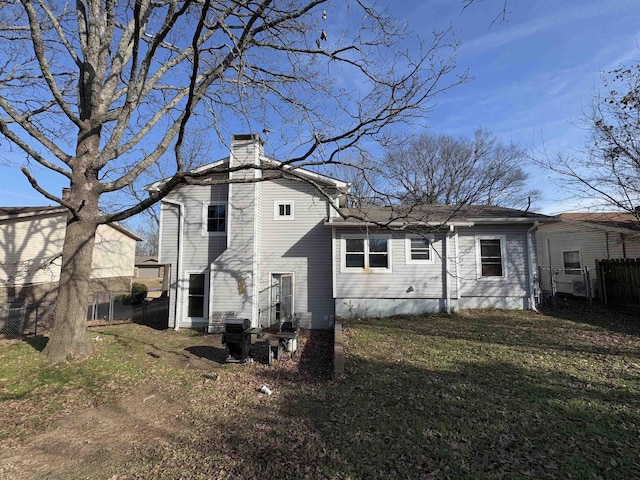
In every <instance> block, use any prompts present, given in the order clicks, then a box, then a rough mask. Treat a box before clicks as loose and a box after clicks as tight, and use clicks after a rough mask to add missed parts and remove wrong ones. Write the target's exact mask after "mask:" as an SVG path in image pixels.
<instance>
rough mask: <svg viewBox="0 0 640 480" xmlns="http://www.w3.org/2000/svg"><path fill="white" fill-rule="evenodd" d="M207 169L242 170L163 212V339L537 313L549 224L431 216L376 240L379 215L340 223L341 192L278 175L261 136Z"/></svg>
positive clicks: (491, 216)
mask: <svg viewBox="0 0 640 480" xmlns="http://www.w3.org/2000/svg"><path fill="white" fill-rule="evenodd" d="M216 166H220V167H227V166H230V167H232V168H233V167H239V168H238V169H237V170H236V171H233V172H232V173H231V174H230V175H231V182H232V183H231V184H228V183H226V182H227V181H228V179H227V178H225V177H222V175H223V174H222V173H221V174H212V175H211V177H210V179H209V182H208V183H209V184H208V185H207V184H204V185H202V184H199V185H189V184H183V185H180V186H178V187H177V188H175V189H174V190H173V191H172V192H171V193H170V194H169V195H168V196H167V197H166V198H165V199H164V200H163V201H162V203H161V209H160V211H161V217H160V218H161V220H160V245H159V252H160V259H159V260H160V263H163V264H170V268H171V287H170V289H171V294H170V299H171V300H170V312H169V326H171V327H174V328H176V329H177V328H179V327H204V326H205V325H207V324H208V323H210V322H211V321H216V320H219V319H221V318H224V317H225V316H236V317H240V318H249V319H251V322H252V325H253V326H267V325H272V324H276V323H278V322H279V321H282V320H284V319H286V318H289V316H290V315H292V314H295V315H296V317H297V318H299V319H300V322H301V326H303V327H306V328H329V327H331V326H332V323H333V319H334V316H335V315H337V316H349V315H356V314H358V315H359V314H362V315H365V314H366V315H389V314H402V313H423V312H427V311H443V310H444V311H451V310H454V309H456V308H474V307H499V308H532V306H533V305H534V296H535V291H534V288H535V284H536V282H535V278H534V275H535V271H536V269H535V261H536V260H535V235H534V231H535V228H536V227H537V225H538V224H539V223H542V222H545V221H552V220H553V219H551V218H550V217H546V216H544V215H537V214H532V213H527V212H522V211H519V210H511V209H504V208H479V207H469V208H466V209H458V210H456V209H452V208H451V207H440V208H431V209H424V210H421V211H420V212H419V215H418V216H416V215H415V214H416V212H415V211H414V212H412V213H411V214H409V215H405V216H404V219H403V220H402V221H396V222H392V224H391V225H390V227H393V228H394V229H395V228H398V229H404V231H392V230H390V229H389V228H379V225H380V223H386V222H388V221H389V218H390V217H389V214H390V211H389V210H388V209H377V208H373V209H370V210H369V211H366V212H363V211H359V212H358V219H355V218H353V217H349V214H350V213H354V212H353V211H350V210H348V209H346V205H347V193H348V188H349V185H348V184H347V183H345V182H341V181H339V180H335V179H332V178H329V177H326V176H323V175H319V174H316V173H313V172H309V171H305V170H302V169H296V170H295V173H296V175H298V176H300V177H303V179H306V180H308V181H301V179H300V178H298V179H296V178H294V177H293V176H289V175H287V174H286V172H285V173H283V168H285V169H286V167H283V166H282V164H281V163H280V162H278V161H276V160H273V159H270V158H268V157H265V156H264V154H263V150H262V141H261V140H260V137H259V136H258V135H234V137H233V139H232V144H231V154H230V156H229V158H225V159H222V160H220V161H218V162H215V163H212V164H209V165H206V166H205V167H203V168H215V167H216ZM243 166H246V167H247V168H244V169H243V168H242V167H243ZM252 166H256V167H258V166H260V167H262V168H263V169H262V170H260V169H258V168H251V167H252ZM218 175H219V176H218ZM283 177H284V178H283ZM243 178H244V179H247V180H249V182H248V183H233V182H234V181H237V180H240V179H243ZM267 178H268V179H267ZM311 183H315V184H316V185H320V186H322V187H323V191H324V194H321V193H320V192H319V191H318V190H317V189H316V188H315V187H314V186H313V185H312V184H311ZM160 184H161V182H157V183H155V184H153V185H150V186H148V187H147V190H149V191H150V192H152V191H154V190H155V189H157V188H158V186H159V185H160ZM338 211H339V212H340V213H338ZM340 214H342V215H344V216H346V219H345V218H343V216H341V215H340ZM434 228H435V229H436V231H435V232H430V231H431V230H433V229H434ZM424 232H429V233H426V234H425V233H424Z"/></svg>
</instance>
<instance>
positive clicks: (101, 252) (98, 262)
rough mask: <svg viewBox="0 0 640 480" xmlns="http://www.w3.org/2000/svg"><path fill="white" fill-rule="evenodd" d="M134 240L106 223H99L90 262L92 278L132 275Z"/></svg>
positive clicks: (133, 267) (134, 253) (134, 251)
mask: <svg viewBox="0 0 640 480" xmlns="http://www.w3.org/2000/svg"><path fill="white" fill-rule="evenodd" d="M135 255H136V241H135V240H134V239H133V238H131V237H129V236H128V235H125V234H124V233H122V232H119V231H118V230H116V229H115V228H112V227H110V226H108V225H99V226H98V231H97V232H96V243H95V247H94V249H93V259H92V263H91V277H92V278H112V277H133V274H134V269H135Z"/></svg>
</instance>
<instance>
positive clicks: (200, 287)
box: [187, 273, 205, 318]
mask: <svg viewBox="0 0 640 480" xmlns="http://www.w3.org/2000/svg"><path fill="white" fill-rule="evenodd" d="M204 284H205V275H204V273H191V274H189V302H188V306H187V308H188V313H187V315H188V316H189V317H196V318H202V317H204V290H205V288H204Z"/></svg>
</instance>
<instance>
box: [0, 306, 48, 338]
mask: <svg viewBox="0 0 640 480" xmlns="http://www.w3.org/2000/svg"><path fill="white" fill-rule="evenodd" d="M54 309H55V304H54V303H39V304H20V303H15V302H14V303H9V304H7V305H0V333H2V334H3V335H4V336H6V337H17V336H20V335H25V334H34V335H37V334H38V331H42V330H48V329H49V328H50V327H51V325H53V313H54Z"/></svg>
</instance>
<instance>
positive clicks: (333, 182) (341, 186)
mask: <svg viewBox="0 0 640 480" xmlns="http://www.w3.org/2000/svg"><path fill="white" fill-rule="evenodd" d="M260 163H261V164H262V166H264V167H265V171H267V172H268V171H269V170H272V171H284V172H286V171H291V172H295V174H296V176H297V175H300V176H302V177H306V178H308V179H310V180H312V181H315V182H319V183H322V184H324V185H328V186H332V187H335V188H336V189H338V190H339V191H340V192H341V193H346V192H347V191H348V190H349V187H350V183H348V182H344V181H342V180H337V179H335V178H331V177H329V176H327V175H322V174H321V173H316V172H312V171H311V170H307V169H304V168H301V167H297V166H296V165H295V164H290V165H288V164H286V163H285V162H281V161H279V160H276V159H273V158H270V157H266V156H261V157H260ZM228 164H229V157H225V158H222V159H220V160H218V161H216V162H212V163H207V164H206V165H201V166H200V167H197V168H194V169H193V170H191V172H193V173H199V172H203V171H205V170H209V169H211V170H213V172H212V173H215V169H216V168H218V167H224V166H225V165H228ZM269 167H271V168H269ZM167 180H168V179H167V178H164V179H162V180H158V181H157V182H153V183H151V184H149V185H147V186H145V187H144V189H145V190H146V191H148V192H154V191H157V190H158V188H160V187H161V186H162V184H163V183H164V182H166V181H167Z"/></svg>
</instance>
